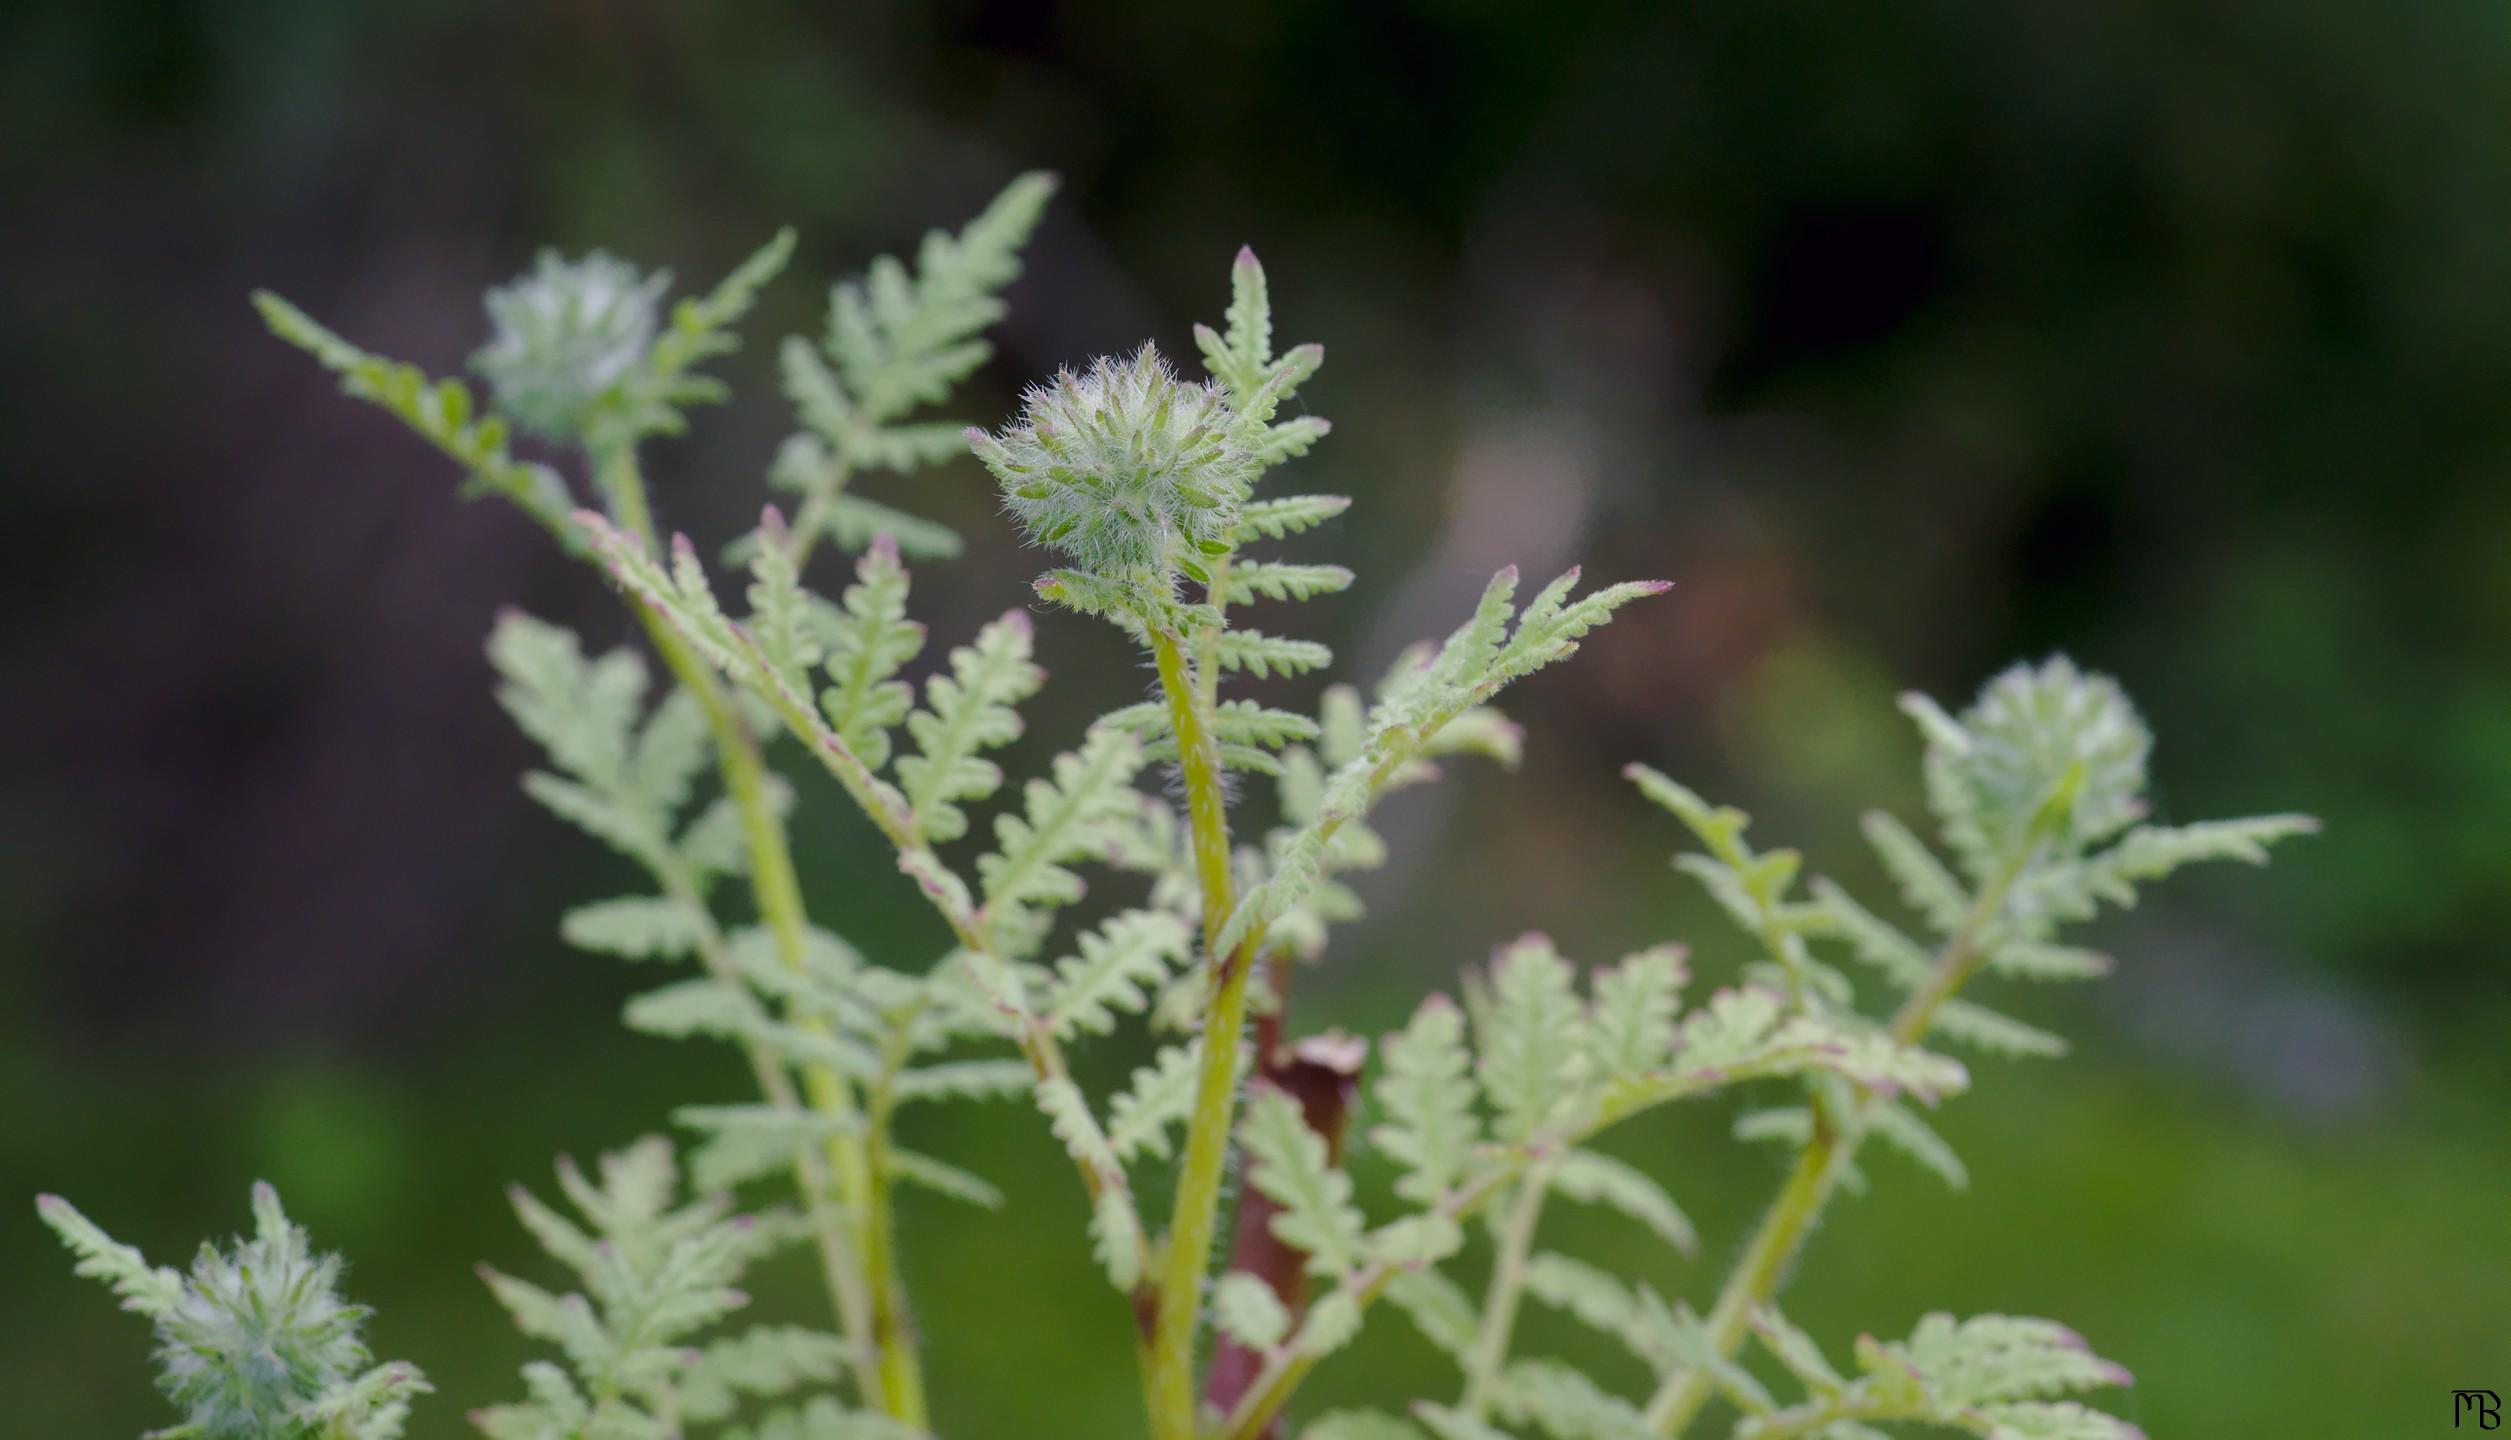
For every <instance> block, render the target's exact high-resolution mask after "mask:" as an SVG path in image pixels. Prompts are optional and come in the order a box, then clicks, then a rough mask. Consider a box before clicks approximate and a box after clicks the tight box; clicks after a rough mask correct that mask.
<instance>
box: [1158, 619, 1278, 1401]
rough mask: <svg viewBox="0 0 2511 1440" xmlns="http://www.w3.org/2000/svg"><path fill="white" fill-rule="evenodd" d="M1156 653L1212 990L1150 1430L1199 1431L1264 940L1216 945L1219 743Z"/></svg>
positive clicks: (1225, 837)
mask: <svg viewBox="0 0 2511 1440" xmlns="http://www.w3.org/2000/svg"><path fill="white" fill-rule="evenodd" d="M1151 655H1152V659H1153V661H1154V662H1155V663H1156V664H1157V666H1158V668H1159V676H1160V690H1161V692H1162V693H1163V694H1164V695H1166V696H1167V699H1168V712H1169V720H1170V724H1171V726H1172V729H1173V731H1174V733H1175V734H1176V737H1177V755H1178V768H1179V771H1180V772H1181V774H1182V776H1183V778H1184V782H1185V788H1186V820H1187V828H1188V833H1189V835H1190V837H1191V839H1192V843H1193V848H1194V860H1195V873H1196V876H1197V878H1198V879H1199V880H1200V882H1201V884H1202V887H1203V940H1204V951H1205V953H1206V954H1207V955H1210V956H1211V963H1212V967H1213V968H1212V980H1211V994H1210V998H1209V999H1208V1001H1207V1002H1206V1003H1205V1005H1204V1009H1203V1068H1202V1071H1201V1073H1200V1074H1198V1075H1197V1076H1196V1077H1195V1098H1194V1110H1193V1112H1192V1114H1191V1115H1189V1117H1188V1119H1187V1124H1186V1155H1185V1162H1184V1166H1183V1169H1182V1170H1181V1172H1180V1173H1179V1176H1178V1181H1177V1201H1176V1207H1175V1209H1174V1211H1173V1212H1172V1214H1171V1217H1170V1221H1169V1227H1168V1251H1167V1254H1166V1256H1165V1257H1164V1262H1163V1268H1162V1271H1161V1278H1160V1288H1159V1297H1158V1301H1157V1308H1156V1309H1155V1310H1154V1311H1153V1318H1152V1325H1153V1330H1152V1337H1151V1351H1150V1354H1149V1357H1148V1363H1149V1365H1150V1375H1149V1386H1150V1389H1149V1394H1150V1400H1151V1406H1152V1413H1151V1430H1152V1433H1153V1434H1154V1435H1157V1436H1160V1437H1162V1440H1192V1437H1193V1436H1194V1434H1195V1383H1194V1337H1195V1321H1196V1318H1197V1315H1198V1313H1199V1312H1200V1310H1201V1308H1202V1299H1203V1295H1202V1291H1203V1274H1204V1271H1205V1269H1206V1268H1208V1267H1209V1266H1210V1264H1211V1260H1212V1232H1213V1226H1214V1223H1215V1221H1216V1219H1217V1217H1218V1215H1219V1213H1220V1203H1221V1180H1222V1172H1223V1170H1224V1169H1225V1168H1226V1167H1227V1163H1228V1159H1229V1133H1230V1126H1231V1123H1232V1122H1233V1120H1234V1119H1235V1118H1236V1113H1237V1099H1238V1096H1237V1076H1238V1049H1239V1044H1240V1041H1241V1038H1242V1032H1243V1031H1244V1029H1245V1027H1246V1018H1247V980H1248V976H1249V974H1250V973H1251V971H1252V970H1253V969H1254V967H1253V966H1252V965H1250V964H1248V963H1247V962H1248V957H1249V956H1251V955H1252V954H1254V953H1255V949H1256V946H1257V945H1258V944H1259V943H1261V937H1260V936H1254V935H1250V936H1249V937H1248V938H1247V940H1246V941H1244V942H1242V943H1241V944H1240V945H1239V946H1238V947H1237V948H1236V949H1234V950H1232V951H1231V952H1230V953H1229V954H1228V955H1226V956H1222V955H1217V954H1213V953H1212V951H1213V946H1214V943H1215V942H1216V941H1217V940H1218V939H1219V938H1220V934H1221V927H1222V926H1223V925H1224V924H1226V923H1227V921H1228V918H1229V913H1230V910H1231V909H1232V908H1233V906H1234V903H1235V901H1234V897H1233V896H1232V894H1231V885H1230V853H1229V811H1228V806H1227V801H1226V799H1225V796H1224V793H1223V790H1222V781H1221V757H1220V747H1219V745H1218V744H1217V743H1216V742H1215V741H1214V739H1213V736H1212V731H1211V727H1210V726H1209V725H1208V724H1206V723H1205V722H1206V717H1207V716H1208V714H1209V710H1208V707H1207V702H1206V701H1205V698H1204V695H1203V692H1202V690H1201V689H1200V688H1199V687H1198V686H1197V685H1196V683H1195V677H1194V676H1193V675H1192V674H1190V673H1189V672H1188V670H1187V667H1186V659H1185V653H1184V647H1183V646H1182V645H1181V643H1180V642H1179V640H1178V637H1177V636H1176V634H1175V633H1173V632H1171V631H1167V630H1160V629H1154V630H1152V631H1151Z"/></svg>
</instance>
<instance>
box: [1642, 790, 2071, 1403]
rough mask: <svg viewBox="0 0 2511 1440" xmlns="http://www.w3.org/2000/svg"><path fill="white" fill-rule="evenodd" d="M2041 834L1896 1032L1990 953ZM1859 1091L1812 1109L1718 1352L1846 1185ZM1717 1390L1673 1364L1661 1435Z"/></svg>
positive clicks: (1993, 884) (1708, 1325) (1959, 934)
mask: <svg viewBox="0 0 2511 1440" xmlns="http://www.w3.org/2000/svg"><path fill="white" fill-rule="evenodd" d="M2038 839H2039V837H2038V835H2037V833H2036V832H2035V833H2034V834H2033V835H2031V836H2029V837H2027V842H2026V843H2024V844H2022V845H2019V846H2018V847H2017V848H2016V852H2015V855H2014V858H2013V859H2012V860H2010V861H2008V862H2007V863H2006V864H2005V865H2004V866H2003V867H2002V868H2000V869H1999V870H1998V872H1997V874H1996V876H1995V877H1994V878H1993V879H1992V880H1991V881H1990V882H1989V883H1988V884H1987V885H1986V886H1984V887H1982V888H1981V890H1980V892H1979V896H1978V899H1977V900H1975V901H1974V902H1973V903H1972V905H1971V908H1970V913H1969V914H1968V915H1966V916H1965V917H1963V920H1962V923H1961V925H1960V927H1959V928H1957V929H1956V930H1954V932H1953V934H1952V935H1951V936H1950V937H1949V938H1947V939H1946V940H1945V942H1944V948H1943V949H1941V950H1939V951H1937V952H1936V960H1935V964H1934V966H1933V967H1932V968H1931V969H1930V970H1929V971H1928V974H1927V982H1926V983H1925V984H1924V985H1921V986H1920V987H1919V988H1918V989H1916V990H1914V991H1911V992H1910V994H1909V996H1908V998H1907V999H1906V1000H1904V1001H1903V1002H1902V1003H1901V1008H1900V1009H1899V1010H1898V1011H1897V1012H1895V1013H1894V1015H1893V1017H1892V1025H1891V1035H1892V1038H1893V1039H1894V1040H1896V1041H1898V1042H1899V1043H1901V1044H1903V1045H1915V1044H1917V1043H1918V1042H1919V1041H1920V1040H1921V1039H1923V1038H1925V1036H1926V1033H1927V1029H1928V1027H1929V1026H1930V1025H1932V1024H1934V1023H1935V1016H1936V1011H1937V1010H1938V1009H1940V1008H1942V1006H1943V1004H1944V1002H1945V1001H1946V1000H1949V999H1951V998H1952V997H1953V993H1954V992H1955V991H1957V990H1959V989H1961V988H1962V985H1963V984H1964V983H1965V982H1966V981H1968V980H1969V979H1970V977H1971V976H1972V975H1974V974H1976V973H1977V972H1978V969H1979V965H1980V962H1981V961H1982V960H1983V959H1984V958H1985V955H1986V951H1985V949H1984V948H1983V946H1982V945H1981V941H1982V940H1983V939H1984V938H1985V937H1986V933H1987V930H1988V927H1989V926H1990V925H1991V924H1992V923H1993V922H1994V921H1995V920H1996V918H1997V915H1998V914H1999V912H2000V911H2002V910H2003V908H2004V905H2005V897H2006V893H2007V892H2008V891H2009V890H2011V889H2012V888H2013V885H2014V881H2015V879H2016V878H2017V877H2018V876H2020V875H2021V874H2022V872H2023V867H2024V865H2025V864H2026V863H2027V862H2028V861H2029V860H2030V858H2031V854H2032V851H2033V850H2034V849H2035V848H2036V846H2037V844H2038ZM1859 1098H1860V1104H1859V1105H1858V1107H1857V1110H1858V1113H1857V1114H1856V1115H1854V1116H1851V1117H1850V1119H1849V1122H1848V1123H1847V1124H1846V1125H1845V1126H1842V1125H1835V1124H1831V1123H1828V1122H1826V1121H1825V1119H1824V1117H1823V1112H1822V1108H1821V1107H1820V1106H1818V1105H1817V1106H1816V1107H1815V1108H1814V1137H1813V1140H1812V1142H1811V1143H1809V1144H1808V1145H1806V1147H1805V1150H1804V1153H1803V1154H1801V1155H1799V1156H1798V1157H1797V1159H1796V1168H1795V1169H1794V1170H1793V1171H1791V1172H1789V1174H1788V1177H1787V1180H1786V1183H1784V1184H1783V1185H1781V1186H1780V1187H1779V1195H1778V1198H1777V1199H1776V1200H1774V1201H1772V1202H1771V1204H1770V1209H1769V1211H1768V1213H1766V1214H1764V1215H1763V1216H1762V1219H1761V1228H1760V1229H1759V1230H1757V1231H1755V1232H1754V1234H1753V1238H1752V1243H1751V1244H1749V1245H1747V1246H1746V1247H1745V1249H1744V1253H1743V1255H1742V1257H1741V1258H1739V1259H1738V1260H1737V1261H1736V1262H1735V1268H1734V1269H1733V1270H1732V1271H1730V1272H1729V1273H1728V1275H1727V1277H1726V1284H1725V1285H1724V1287H1723V1288H1721V1289H1720V1290H1719V1291H1718V1299H1717V1303H1716V1305H1715V1306H1713V1307H1712V1308H1711V1309H1710V1311H1709V1315H1708V1319H1707V1321H1706V1322H1705V1326H1704V1328H1705V1329H1706V1330H1707V1332H1708V1336H1709V1343H1710V1344H1711V1345H1712V1346H1714V1347H1715V1348H1716V1350H1717V1353H1718V1354H1720V1355H1733V1354H1734V1353H1735V1352H1736V1350H1737V1349H1739V1348H1741V1347H1742V1345H1743V1343H1744V1336H1745V1333H1746V1332H1747V1331H1748V1330H1750V1329H1751V1327H1752V1317H1753V1312H1755V1311H1757V1310H1759V1309H1760V1308H1761V1307H1762V1306H1764V1305H1766V1304H1768V1303H1769V1302H1770V1297H1771V1296H1772V1295H1774V1294H1776V1293H1777V1291H1778V1287H1779V1281H1780V1280H1781V1278H1783V1277H1784V1276H1785V1275H1786V1273H1787V1269H1788V1266H1789V1265H1791V1264H1792V1263H1794V1261H1795V1259H1796V1253H1797V1251H1798V1250H1800V1249H1801V1248H1803V1246H1804V1242H1805V1237H1806V1236H1807V1235H1808V1234H1810V1233H1812V1230H1813V1227H1814V1223H1815V1222H1816V1221H1817V1220H1819V1219H1820V1218H1821V1216H1822V1210H1823V1207H1824V1206H1825V1205H1827V1204H1829V1203H1830V1199H1831V1196H1832V1194H1833V1193H1834V1192H1835V1191H1837V1190H1838V1189H1839V1183H1840V1177H1841V1176H1842V1175H1845V1174H1847V1173H1848V1167H1849V1165H1850V1163H1851V1162H1852V1161H1854V1160H1855V1159H1856V1158H1857V1150H1858V1147H1859V1146H1860V1145H1862V1144H1864V1143H1865V1138H1866V1125H1865V1113H1866V1111H1867V1109H1868V1108H1869V1107H1871V1106H1872V1105H1874V1104H1876V1103H1878V1102H1877V1101H1876V1099H1875V1097H1873V1096H1871V1095H1861V1096H1860V1097H1859ZM1716 1391H1717V1382H1716V1381H1715V1380H1714V1379H1712V1378H1711V1377H1710V1375H1709V1373H1708V1371H1706V1370H1705V1369H1702V1368H1699V1367H1690V1368H1686V1369H1681V1370H1677V1371H1675V1372H1674V1373H1673V1374H1671V1375H1668V1376H1667V1377H1666V1379H1665V1383H1664V1384H1663V1385H1661V1386H1659V1387H1658V1389H1657V1392H1656V1394H1655V1395H1654V1396H1652V1397H1650V1399H1649V1401H1648V1408H1647V1411H1646V1417H1645V1418H1646V1420H1647V1422H1648V1426H1649V1428H1650V1429H1652V1430H1654V1431H1655V1432H1656V1433H1658V1434H1660V1435H1667V1436H1677V1435H1681V1434H1683V1433H1684V1432H1685V1430H1687V1429H1688V1428H1689V1427H1690V1425H1691V1422H1692V1421H1693V1420H1695V1419H1697V1418H1698V1417H1699V1415H1700V1411H1701V1409H1702V1408H1703V1407H1705V1406H1706V1405H1707V1404H1708V1403H1709V1400H1710V1398H1711V1397H1712V1396H1713V1395H1714V1394H1715V1393H1716Z"/></svg>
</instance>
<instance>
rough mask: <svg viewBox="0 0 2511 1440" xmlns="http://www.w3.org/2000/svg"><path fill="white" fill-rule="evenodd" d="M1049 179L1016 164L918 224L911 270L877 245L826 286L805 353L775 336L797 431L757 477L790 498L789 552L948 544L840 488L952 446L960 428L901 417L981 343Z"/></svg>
mask: <svg viewBox="0 0 2511 1440" xmlns="http://www.w3.org/2000/svg"><path fill="white" fill-rule="evenodd" d="M1055 183H1056V182H1055V179H1054V177H1053V176H1050V175H1045V174H1035V173H1033V174H1028V175H1023V176H1021V177H1020V178H1019V179H1017V180H1014V181H1013V182H1012V183H1011V184H1010V186H1008V187H1007V188H1005V189H1004V191H1003V192H1002V194H1000V195H998V196H996V197H995V199H994V201H993V203H992V204H990V205H988V206H987V207H986V209H985V211H984V212H983V213H982V214H979V215H978V216H977V217H976V218H975V219H973V220H971V221H969V222H968V225H967V227H966V228H965V229H963V230H961V231H960V232H959V234H957V235H955V236H954V235H951V234H948V233H946V232H944V231H940V230H935V231H931V232H929V233H928V234H926V236H925V237H924V243H923V245H922V247H921V248H920V249H919V251H918V252H917V255H916V264H915V268H914V269H913V271H910V270H909V269H908V267H907V266H906V265H905V264H903V263H901V262H900V261H898V260H896V259H894V258H892V257H889V256H882V257H881V258H879V259H877V260H875V261H873V262H872V264H871V267H870V268H869V270H867V271H866V272H865V274H864V276H863V278H862V279H860V280H850V281H846V282H843V283H841V284H839V285H837V286H836V287H835V288H834V289H832V290H831V291H830V292H829V300H828V333H827V335H826V337H825V339H823V341H822V342H821V346H822V348H821V349H820V350H819V351H816V352H815V351H814V350H813V349H812V347H811V346H810V345H809V344H808V343H806V342H804V341H802V340H800V339H795V340H790V341H788V342H786V344H785V347H784V350H783V352H782V355H781V357H780V358H781V359H782V362H783V369H784V377H785V393H786V394H787V395H788V396H789V397H791V398H792V400H793V402H794V408H795V412H796V414H797V416H798V418H799V419H800V420H801V422H802V424H803V426H804V429H803V430H802V431H801V432H800V433H798V434H796V435H794V436H793V437H791V438H790V439H788V440H787V441H786V442H785V445H784V447H783V449H782V450H780V451H779V452H778V455H777V463H776V466H775V468H774V469H773V470H772V471H771V472H770V478H771V479H772V480H774V481H775V483H777V484H779V485H783V486H785V487H787V488H789V489H792V490H795V491H797V492H799V493H800V494H801V495H802V497H803V500H802V507H801V509H800V511H799V512H798V514H797V516H796V521H795V527H794V533H793V535H792V537H791V539H790V541H789V542H788V543H789V545H790V546H791V553H792V554H793V555H794V556H795V558H796V560H797V561H798V560H800V559H801V558H802V557H803V556H805V555H807V554H808V553H809V551H810V548H811V546H812V545H814V544H815V543H816V542H817V541H819V540H820V539H821V538H822V537H827V538H830V539H833V540H835V541H836V542H837V543H838V544H839V545H840V546H842V547H845V548H849V549H858V548H861V546H862V545H864V544H867V543H869V542H870V541H871V539H872V538H873V537H874V536H875V535H880V534H887V535H890V536H892V537H893V538H894V539H895V541H896V543H897V544H899V545H900V546H901V547H903V548H906V549H908V550H910V551H913V552H915V553H919V554H926V555H935V556H942V557H947V556H949V555H954V554H956V553H958V550H959V538H958V536H957V535H955V534H953V533H951V531H950V530H949V529H948V528H946V527H944V526H940V525H936V524H934V523H933V522H931V521H928V520H921V519H918V518H916V517H913V516H909V515H905V514H904V513H902V512H896V511H891V510H889V508H888V507H886V506H877V505H874V504H873V503H872V502H870V501H866V500H864V499H862V498H861V497H859V496H855V495H851V494H848V493H846V486H847V484H848V482H849V481H850V480H851V479H852V478H853V476H854V475H855V474H856V472H858V471H862V470H890V471H898V472H905V471H910V470H915V469H919V468H922V467H923V466H926V465H931V464H934V463H937V462H939V461H941V460H944V459H947V458H949V457H950V456H952V455H954V454H957V453H958V452H959V450H960V448H961V446H962V444H963V443H964V442H962V441H961V439H960V438H959V437H960V431H961V430H962V428H964V427H962V426H959V425H956V424H952V423H949V422H944V421H926V422H907V418H906V417H907V416H909V415H910V414H911V413H912V412H914V411H915V410H916V409H917V408H919V407H921V406H924V405H929V404H933V403H935V402H938V401H940V400H942V399H943V398H945V397H946V396H948V395H949V393H950V390H951V388H952V387H953V386H955V385H957V384H958V383H959V382H960V381H961V380H964V379H966V378H967V377H968V375H969V374H970V373H972V372H973V371H975V369H976V368H977V367H978V366H980V365H982V364H984V363H985V361H986V359H987V357H988V356H990V355H992V354H993V347H992V346H991V345H990V344H988V343H987V342H986V340H985V339H984V338H983V333H984V331H985V330H986V329H987V328H988V327H989V326H991V325H992V324H993V323H994V322H995V321H997V320H999V319H1001V318H1002V315H1003V303H1002V300H1001V299H1000V298H999V292H1000V291H1001V290H1002V288H1003V287H1004V286H1006V285H1008V284H1010V283H1011V282H1012V280H1014V279H1015V278H1017V277H1018V276H1019V274H1020V251H1021V247H1022V246H1023V245H1025V244H1026V243H1027V242H1028V238H1029V234H1030V232H1031V231H1032V230H1034V229H1035V228H1036V227H1037V222H1038V217H1039V215H1040V214H1041V213H1042V212H1043V211H1044V210H1045V207H1046V202H1047V200H1048V198H1049V197H1050V196H1052V195H1053V194H1054V192H1055ZM823 356H825V359H824V360H823Z"/></svg>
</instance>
